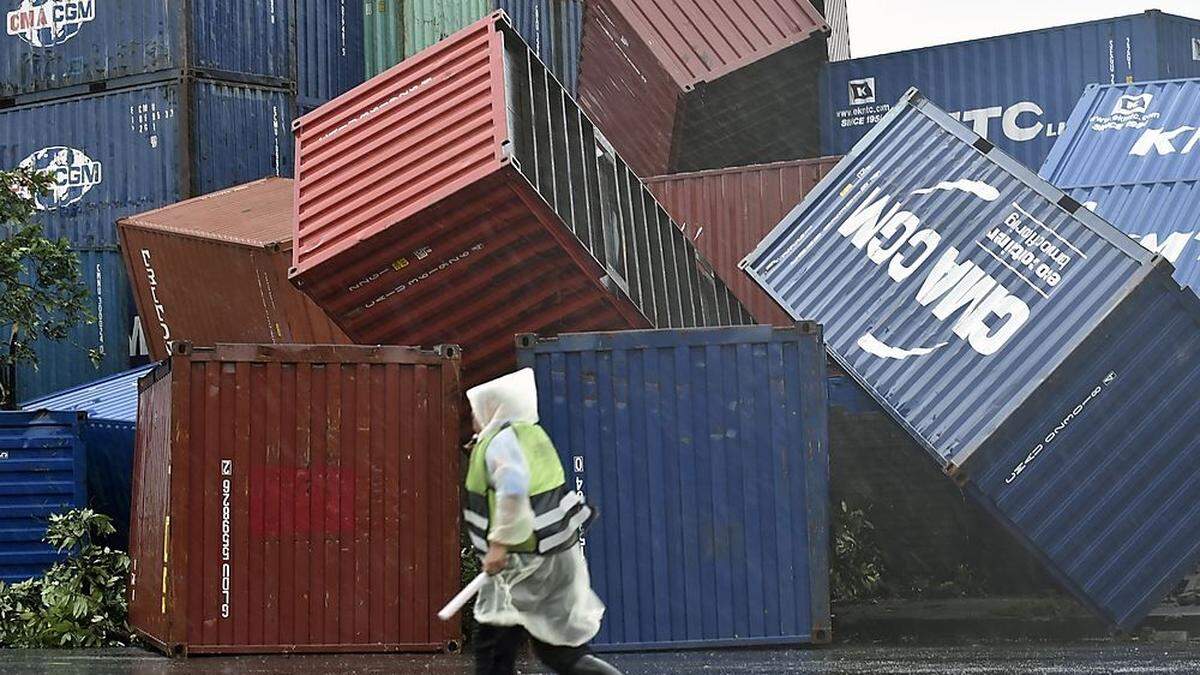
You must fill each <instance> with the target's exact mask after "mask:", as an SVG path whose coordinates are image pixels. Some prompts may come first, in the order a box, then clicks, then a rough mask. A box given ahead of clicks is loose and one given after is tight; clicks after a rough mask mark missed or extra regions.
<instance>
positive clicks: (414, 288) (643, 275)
mask: <svg viewBox="0 0 1200 675" xmlns="http://www.w3.org/2000/svg"><path fill="white" fill-rule="evenodd" d="M296 142H297V149H298V153H299V162H298V167H297V173H296V236H295V245H294V247H293V249H292V251H293V258H294V268H293V269H292V272H291V277H292V279H293V281H294V283H296V284H297V285H298V286H299V287H300V289H301V290H302V291H304V292H305V293H306V294H307V295H308V296H309V297H311V298H312V299H313V300H314V301H316V303H317V305H319V306H320V307H321V308H322V309H324V310H325V311H326V312H327V313H328V314H329V315H330V316H331V317H332V318H333V319H334V320H335V321H336V322H337V323H338V325H339V326H341V328H342V329H343V330H344V331H345V332H346V334H347V335H349V336H350V337H351V338H352V339H354V340H355V341H356V342H359V343H367V344H434V343H439V342H456V343H459V344H462V345H463V346H464V349H465V358H466V359H467V360H466V364H465V367H466V371H465V375H464V378H465V381H466V382H467V383H468V384H475V383H479V382H483V381H486V380H488V379H491V378H492V377H495V376H497V375H499V374H501V373H503V372H506V371H508V370H511V369H512V367H513V364H514V363H515V354H514V352H513V345H512V336H513V334H515V333H519V332H524V331H543V332H548V333H557V332H563V331H568V330H602V329H621V328H648V327H694V326H718V325H732V324H745V323H752V319H751V317H750V315H749V314H748V313H747V312H746V311H745V309H744V308H743V307H742V305H741V304H740V303H738V301H737V300H736V299H735V298H734V296H733V295H732V294H731V293H730V292H729V290H728V288H726V286H725V285H724V284H723V283H721V281H720V280H719V279H716V278H715V277H714V276H713V273H712V270H711V268H710V267H709V266H708V264H707V263H706V262H705V261H704V260H703V258H702V257H701V256H699V255H698V254H697V253H696V250H695V249H694V248H693V247H692V245H691V243H690V242H689V241H688V240H687V238H686V237H685V236H684V235H683V233H682V232H680V230H679V228H678V227H677V226H676V225H675V224H674V223H673V222H672V221H671V219H670V218H669V217H668V215H667V213H666V212H665V211H664V210H663V209H662V208H661V207H660V206H659V205H658V204H657V203H656V202H655V201H654V198H653V197H652V196H651V194H650V192H649V191H648V190H646V188H645V187H644V186H643V185H642V184H641V182H640V181H638V179H637V177H636V176H634V174H633V173H632V172H631V171H630V170H629V169H628V167H627V166H626V165H625V163H624V162H623V161H622V160H621V158H620V157H619V156H617V155H616V154H615V153H614V152H613V151H612V150H611V149H610V148H609V147H608V146H607V145H606V144H605V143H604V142H603V141H602V139H601V138H600V137H599V135H598V134H597V133H596V130H595V127H593V125H592V123H591V122H590V121H589V120H588V119H587V117H585V116H584V115H583V114H582V113H581V112H580V110H579V108H578V107H577V106H576V105H575V103H574V101H573V100H572V99H571V98H570V97H569V96H568V95H567V94H566V92H565V91H564V90H563V88H562V86H561V85H560V84H559V83H558V82H557V81H556V80H555V79H554V78H553V77H552V76H551V75H550V74H549V73H548V71H547V70H546V69H545V67H544V66H543V65H542V64H541V63H540V62H539V61H538V60H537V58H536V56H535V55H534V54H533V53H532V52H530V51H529V49H528V47H527V46H526V45H525V43H524V42H522V41H521V39H520V37H519V36H518V35H517V34H516V33H515V32H514V31H513V30H512V29H511V27H510V26H509V24H508V23H507V21H506V20H505V19H504V18H503V15H501V14H499V13H497V14H495V15H493V16H491V17H488V18H487V19H485V20H483V21H480V22H477V23H475V24H473V25H472V26H470V27H469V28H467V29H465V30H463V31H461V32H459V33H457V34H456V35H454V36H453V37H451V38H450V39H448V40H445V41H443V42H440V43H438V44H437V45H435V46H434V47H431V48H429V49H426V50H425V51H423V52H421V53H420V54H418V55H417V56H415V57H413V58H411V59H406V60H404V61H402V62H401V63H400V64H398V65H397V66H395V67H393V68H391V69H390V70H388V71H386V72H385V73H383V74H381V75H378V76H376V77H375V78H373V79H372V80H370V81H368V82H367V83H365V84H363V85H362V86H361V87H358V88H356V89H354V90H352V91H350V92H349V93H347V94H345V95H344V96H342V97H341V98H339V99H337V100H336V101H334V103H333V104H331V105H327V106H324V107H323V108H321V109H320V110H317V111H316V112H314V113H312V114H310V115H307V116H305V117H304V118H302V119H301V120H300V121H299V123H298V125H297V129H296Z"/></svg>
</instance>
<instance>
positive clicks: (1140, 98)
mask: <svg viewBox="0 0 1200 675" xmlns="http://www.w3.org/2000/svg"><path fill="white" fill-rule="evenodd" d="M1153 102H1154V94H1122V95H1121V96H1118V97H1117V100H1116V101H1115V102H1114V103H1113V108H1112V113H1110V114H1109V115H1107V116H1105V115H1093V116H1092V118H1091V119H1090V120H1088V123H1089V124H1090V125H1091V127H1092V130H1093V131H1112V130H1117V129H1145V128H1146V127H1147V126H1148V125H1149V124H1150V123H1151V122H1153V121H1155V120H1157V119H1158V118H1159V117H1161V116H1162V115H1161V114H1160V113H1152V112H1150V104H1151V103H1153Z"/></svg>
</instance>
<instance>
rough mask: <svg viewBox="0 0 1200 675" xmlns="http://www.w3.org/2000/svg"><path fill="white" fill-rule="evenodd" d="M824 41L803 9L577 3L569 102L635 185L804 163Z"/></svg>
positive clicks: (621, 0) (804, 1)
mask: <svg viewBox="0 0 1200 675" xmlns="http://www.w3.org/2000/svg"><path fill="white" fill-rule="evenodd" d="M828 31H829V29H828V26H826V24H825V20H824V19H823V18H822V17H821V14H820V13H819V12H818V11H817V10H816V8H815V7H813V6H812V4H811V3H810V2H808V0H776V1H773V2H769V3H761V2H727V1H724V0H589V2H588V3H586V5H585V9H584V23H583V37H582V46H581V53H580V76H579V102H580V105H581V106H582V107H583V109H584V111H585V112H586V113H587V114H588V115H589V116H590V117H591V118H592V119H593V120H594V121H595V122H596V124H597V125H598V126H599V127H600V129H601V130H602V131H603V132H604V133H605V134H606V135H607V136H608V139H609V141H611V142H612V143H613V145H614V147H615V148H616V150H617V152H619V153H620V154H621V156H622V157H624V158H625V159H626V161H628V162H629V165H630V166H631V167H633V169H634V171H635V172H636V173H637V174H638V175H640V176H652V175H658V174H662V173H666V172H668V171H686V170H694V169H705V168H714V167H723V166H733V165H736V164H746V163H750V162H756V161H757V162H761V161H768V160H776V159H793V158H796V157H811V156H812V155H813V154H815V153H816V152H817V150H818V148H819V145H820V144H819V140H820V139H819V133H818V117H817V89H818V80H817V77H818V74H819V70H820V65H821V64H822V63H823V62H825V61H826V60H827V59H828V55H827V53H826V47H825V41H824V39H813V40H809V38H815V37H818V36H822V37H823V36H824V35H827V34H828ZM800 43H806V44H804V45H801V44H800ZM785 52H786V53H785Z"/></svg>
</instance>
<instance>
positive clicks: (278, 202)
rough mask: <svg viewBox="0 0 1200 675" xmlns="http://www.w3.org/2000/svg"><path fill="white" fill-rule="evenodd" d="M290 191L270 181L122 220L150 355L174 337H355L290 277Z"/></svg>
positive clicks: (286, 184)
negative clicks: (344, 331) (288, 278)
mask: <svg viewBox="0 0 1200 675" xmlns="http://www.w3.org/2000/svg"><path fill="white" fill-rule="evenodd" d="M292 194H293V191H292V181H291V180H289V179H286V178H267V179H264V180H259V181H255V182H253V183H247V184H245V185H239V186H237V187H234V188H230V189H228V190H221V191H220V192H214V193H212V194H208V195H204V196H203V197H196V198H195V199H188V200H186V201H182V202H179V203H177V204H172V205H170V206H166V207H163V208H160V209H155V210H153V211H147V212H146V213H141V214H138V215H136V216H130V217H128V218H123V219H121V220H120V221H118V231H119V233H120V236H121V243H122V250H123V251H124V253H125V263H126V265H127V267H128V269H129V278H130V280H131V282H132V285H133V291H134V298H135V300H136V302H137V308H138V315H139V316H141V317H142V325H143V327H144V328H145V331H146V341H147V343H148V344H149V346H150V355H151V357H152V358H154V359H155V360H161V359H164V358H166V357H167V345H168V343H170V342H173V341H176V340H186V341H188V342H191V343H193V344H195V345H202V346H211V345H215V344H217V343H218V342H250V343H299V344H350V339H349V338H348V337H346V334H345V333H343V332H342V330H341V329H340V328H338V327H337V324H335V323H334V322H333V321H332V320H331V319H330V318H329V317H328V316H326V315H325V313H324V312H323V311H321V309H320V308H319V307H317V306H316V305H315V304H313V302H312V300H309V299H308V297H307V296H305V295H304V294H303V293H300V292H298V291H297V290H296V289H295V288H294V287H293V286H292V285H291V283H289V282H288V280H287V271H288V267H289V265H290V263H291V259H292V214H293V212H294V210H295V209H294V208H293V206H292Z"/></svg>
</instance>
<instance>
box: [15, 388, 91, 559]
mask: <svg viewBox="0 0 1200 675" xmlns="http://www.w3.org/2000/svg"><path fill="white" fill-rule="evenodd" d="M79 417H80V415H79V414H77V413H73V412H47V411H44V410H43V411H38V412H0V581H6V582H9V583H12V582H17V581H23V580H25V579H28V578H30V577H36V576H40V575H41V574H42V573H43V572H44V571H45V570H46V568H47V567H49V566H50V565H51V564H53V563H54V562H55V561H57V560H59V559H61V558H62V556H61V555H60V554H58V553H56V552H55V551H54V549H53V548H51V547H50V546H49V545H48V544H46V543H45V542H43V541H42V536H43V535H45V534H46V525H47V524H48V521H49V517H50V516H51V515H52V514H55V513H62V512H65V511H69V510H71V509H73V508H77V507H82V506H85V505H86V504H87V490H86V485H85V482H84V476H85V475H86V460H85V459H84V452H83V442H82V441H81V440H80V437H79Z"/></svg>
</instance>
